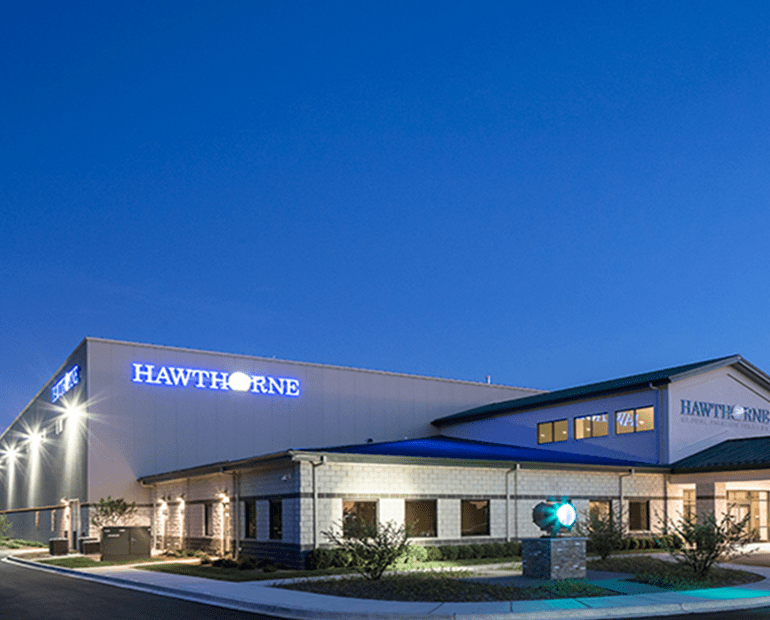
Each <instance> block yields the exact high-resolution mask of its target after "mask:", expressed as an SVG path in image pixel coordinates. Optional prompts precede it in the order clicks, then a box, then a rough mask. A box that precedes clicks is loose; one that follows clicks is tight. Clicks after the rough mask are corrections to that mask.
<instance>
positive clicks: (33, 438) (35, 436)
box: [29, 433, 43, 450]
mask: <svg viewBox="0 0 770 620" xmlns="http://www.w3.org/2000/svg"><path fill="white" fill-rule="evenodd" d="M42 442H43V435H42V434H41V433H32V434H31V435H30V436H29V445H30V446H31V447H32V449H33V450H37V449H38V448H39V447H40V444H41V443H42Z"/></svg>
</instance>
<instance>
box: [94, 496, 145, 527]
mask: <svg viewBox="0 0 770 620" xmlns="http://www.w3.org/2000/svg"><path fill="white" fill-rule="evenodd" d="M136 512H137V508H136V502H131V503H128V502H126V500H124V499H123V498H122V497H119V498H117V499H112V497H111V496H109V495H108V496H107V499H104V498H102V499H100V500H99V503H98V504H97V505H96V511H95V512H94V514H92V515H91V524H92V525H94V526H95V527H98V528H99V529H101V528H103V527H110V526H113V525H132V524H133V523H135V522H136Z"/></svg>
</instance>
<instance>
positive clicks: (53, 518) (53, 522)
mask: <svg viewBox="0 0 770 620" xmlns="http://www.w3.org/2000/svg"><path fill="white" fill-rule="evenodd" d="M56 512H57V511H56V509H54V510H52V511H51V531H52V532H55V531H56Z"/></svg>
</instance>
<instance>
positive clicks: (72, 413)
mask: <svg viewBox="0 0 770 620" xmlns="http://www.w3.org/2000/svg"><path fill="white" fill-rule="evenodd" d="M64 410H65V415H66V416H67V417H68V418H70V419H72V420H74V419H77V418H79V417H80V414H81V413H83V412H82V411H81V409H80V407H79V406H76V405H73V404H71V403H67V404H66V405H65V406H64Z"/></svg>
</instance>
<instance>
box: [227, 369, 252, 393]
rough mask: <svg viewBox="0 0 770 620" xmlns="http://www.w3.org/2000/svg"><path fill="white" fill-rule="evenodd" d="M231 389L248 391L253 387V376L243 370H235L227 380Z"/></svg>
mask: <svg viewBox="0 0 770 620" xmlns="http://www.w3.org/2000/svg"><path fill="white" fill-rule="evenodd" d="M227 383H228V385H229V386H230V389H231V390H234V391H236V392H247V391H248V390H249V388H250V387H251V377H249V375H247V374H244V373H242V372H234V373H233V374H231V375H230V378H229V379H228V380H227Z"/></svg>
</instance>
